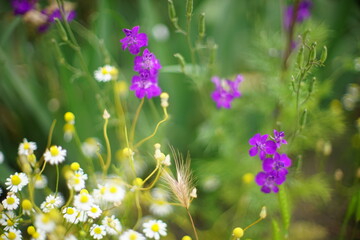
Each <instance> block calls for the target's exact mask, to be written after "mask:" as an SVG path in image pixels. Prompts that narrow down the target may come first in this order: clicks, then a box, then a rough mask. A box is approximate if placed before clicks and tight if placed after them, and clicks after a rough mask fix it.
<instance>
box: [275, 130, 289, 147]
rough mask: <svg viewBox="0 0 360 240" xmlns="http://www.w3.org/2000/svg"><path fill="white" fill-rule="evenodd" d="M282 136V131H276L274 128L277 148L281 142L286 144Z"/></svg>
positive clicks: (283, 135)
mask: <svg viewBox="0 0 360 240" xmlns="http://www.w3.org/2000/svg"><path fill="white" fill-rule="evenodd" d="M284 137H285V133H284V132H278V131H277V130H276V129H274V141H275V142H276V146H277V148H279V147H280V146H281V144H287V141H286V140H285V139H284Z"/></svg>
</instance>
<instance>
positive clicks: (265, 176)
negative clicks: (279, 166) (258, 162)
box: [255, 171, 285, 193]
mask: <svg viewBox="0 0 360 240" xmlns="http://www.w3.org/2000/svg"><path fill="white" fill-rule="evenodd" d="M284 181H285V177H278V174H277V172H276V171H272V172H259V173H258V174H257V175H256V177H255V182H256V183H257V184H258V185H259V186H262V187H261V191H262V192H263V193H271V191H273V192H274V193H277V192H279V187H278V186H277V185H280V184H282V183H283V182H284Z"/></svg>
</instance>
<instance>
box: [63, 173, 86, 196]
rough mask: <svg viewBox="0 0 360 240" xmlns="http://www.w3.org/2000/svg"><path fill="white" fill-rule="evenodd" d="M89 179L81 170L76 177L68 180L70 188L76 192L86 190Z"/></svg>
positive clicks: (75, 174)
mask: <svg viewBox="0 0 360 240" xmlns="http://www.w3.org/2000/svg"><path fill="white" fill-rule="evenodd" d="M87 179H88V176H87V174H85V173H84V171H83V170H82V169H81V168H80V169H79V170H77V171H75V173H74V175H73V176H72V177H70V179H69V180H68V186H69V188H73V189H74V190H75V191H76V192H79V191H81V189H83V188H85V181H86V180H87Z"/></svg>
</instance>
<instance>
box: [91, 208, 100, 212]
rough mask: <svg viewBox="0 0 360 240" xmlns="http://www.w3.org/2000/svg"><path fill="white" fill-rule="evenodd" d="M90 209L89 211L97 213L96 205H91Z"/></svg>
mask: <svg viewBox="0 0 360 240" xmlns="http://www.w3.org/2000/svg"><path fill="white" fill-rule="evenodd" d="M90 211H91V212H92V213H97V211H98V209H97V208H96V207H92V208H91V209H90Z"/></svg>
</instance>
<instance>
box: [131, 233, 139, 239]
mask: <svg viewBox="0 0 360 240" xmlns="http://www.w3.org/2000/svg"><path fill="white" fill-rule="evenodd" d="M129 239H130V240H136V239H137V235H136V234H135V233H131V234H130V236H129Z"/></svg>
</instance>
